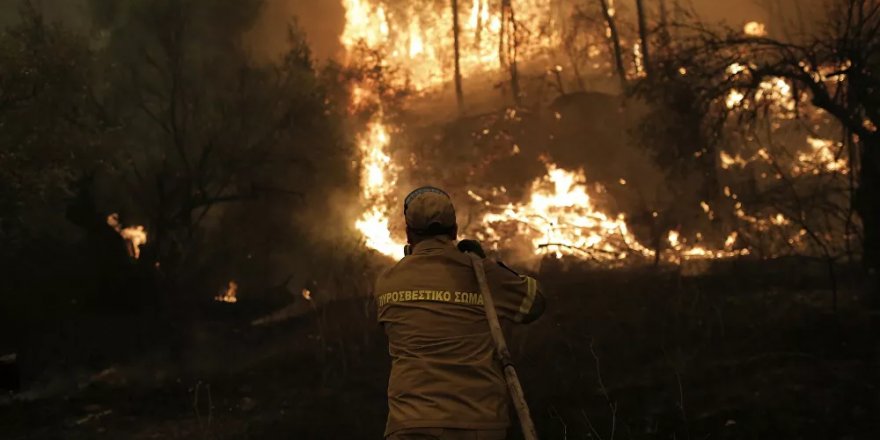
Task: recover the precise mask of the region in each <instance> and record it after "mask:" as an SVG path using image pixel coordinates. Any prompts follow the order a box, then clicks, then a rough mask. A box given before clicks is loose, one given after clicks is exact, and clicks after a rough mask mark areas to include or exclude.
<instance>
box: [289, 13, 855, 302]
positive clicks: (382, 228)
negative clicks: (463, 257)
mask: <svg viewBox="0 0 880 440" xmlns="http://www.w3.org/2000/svg"><path fill="white" fill-rule="evenodd" d="M554 3H555V0H517V1H516V2H514V9H515V15H516V16H515V20H512V19H511V17H510V16H509V10H505V9H504V7H502V4H503V3H502V2H494V1H490V0H459V1H458V5H459V11H458V15H459V17H458V22H459V46H460V71H461V74H462V76H463V77H472V76H478V75H485V74H491V73H493V72H500V71H502V70H503V68H505V67H507V64H506V63H509V62H510V61H511V60H509V59H506V57H508V56H510V53H511V52H510V51H506V50H504V47H505V44H510V43H511V41H510V39H511V38H513V39H514V40H515V43H516V44H515V46H516V48H515V52H516V54H517V56H518V57H520V58H519V59H521V60H536V59H540V58H541V57H542V56H543V55H544V54H548V53H549V52H548V51H552V50H553V48H556V47H558V46H559V45H560V43H561V37H560V34H559V32H560V31H559V30H558V29H562V27H561V26H554V20H556V18H555V17H556V14H554V13H553V12H552V11H557V10H558V8H555V7H554ZM343 4H344V6H345V9H346V16H345V18H346V24H345V29H344V31H343V34H342V36H341V43H342V45H343V46H344V47H345V49H346V51H347V53H348V54H349V55H350V56H352V55H355V54H357V53H358V48H362V47H363V48H367V49H371V50H375V51H376V52H377V53H379V54H381V62H382V64H383V65H384V66H389V67H391V68H392V69H390V71H391V72H399V73H402V75H403V78H402V79H403V80H405V82H406V83H407V84H409V85H410V86H411V87H412V88H413V89H415V90H416V91H421V92H428V91H433V90H437V89H438V88H439V87H441V86H443V85H445V84H449V83H451V81H452V79H453V76H454V73H453V69H454V65H455V63H454V52H453V48H454V43H453V39H454V36H453V22H454V20H453V15H452V14H453V12H452V7H451V5H450V3H449V2H434V3H430V2H429V3H425V2H412V1H404V0H343ZM609 7H611V8H613V2H612V1H609ZM609 12H610V13H611V14H613V10H612V11H609ZM514 23H515V24H514ZM743 32H744V33H745V34H746V35H749V36H753V37H761V36H765V35H766V34H767V29H766V26H765V25H764V24H763V23H760V22H757V21H753V22H749V23H746V24H745V26H744V28H743ZM505 39H506V40H505ZM627 44H630V43H627ZM591 47H592V46H591ZM593 49H595V48H593ZM593 49H591V50H593ZM632 51H633V58H634V60H635V64H636V66H635V67H636V68H635V73H634V74H635V75H637V76H638V75H642V74H643V73H644V66H642V63H643V60H642V56H643V54H642V53H641V46H640V44H639V42H638V41H636V42H635V43H633V44H632ZM595 55H598V54H595ZM591 56H592V55H591ZM753 69H755V66H751V65H745V64H739V63H734V64H731V65H730V66H728V68H727V71H726V74H727V75H728V77H729V78H728V79H729V80H732V81H734V84H747V83H750V80H751V78H750V75H752V73H753V71H754V70H753ZM560 70H561V68H560V67H557V68H556V72H559V71H560ZM679 73H680V74H681V75H686V74H687V73H688V72H687V71H686V70H685V69H684V68H681V69H680V70H679ZM724 98H725V99H724V102H723V104H725V105H726V107H727V108H728V109H731V110H733V111H737V110H742V109H745V110H748V109H754V108H755V107H758V106H760V105H764V106H766V108H767V109H769V110H770V112H771V114H772V117H773V121H774V123H776V122H777V121H782V120H791V119H794V118H795V117H797V114H796V109H797V105H796V104H797V102H798V99H800V96H796V94H795V90H794V89H793V87H792V85H791V84H790V83H789V82H787V81H786V80H784V79H782V78H775V77H773V78H767V79H764V80H762V81H761V82H760V83H759V85H758V87H757V88H756V89H754V90H750V88H746V87H742V88H734V89H732V90H730V91H729V93H728V94H727V95H726V97H724ZM381 99H382V98H381V96H380V95H379V94H378V93H376V92H374V91H373V89H372V88H371V87H370V86H369V85H368V84H366V83H364V84H360V85H356V86H355V87H353V90H352V94H351V104H352V108H353V109H369V108H378V110H377V111H376V113H375V114H373V116H372V117H371V119H370V120H369V122H367V124H366V125H365V128H364V130H363V131H362V132H361V133H360V135H359V136H357V139H356V142H357V147H358V156H359V157H358V159H359V161H358V163H359V166H360V170H359V171H360V194H359V196H360V202H361V205H362V206H363V211H362V212H361V213H360V214H359V215H358V218H357V219H356V220H355V222H354V226H355V228H356V229H357V230H358V231H359V233H360V234H361V235H362V236H363V238H364V242H365V244H366V246H368V247H369V248H372V249H374V250H376V251H378V252H379V253H381V254H384V255H386V256H389V257H391V258H394V259H399V258H402V257H403V244H404V243H403V240H401V239H400V237H398V236H396V235H395V233H394V230H393V228H392V226H391V221H390V218H391V215H392V213H393V214H397V213H396V211H394V207H396V206H397V204H396V203H397V200H396V198H395V193H396V191H397V189H398V188H397V185H398V183H399V181H400V175H401V173H402V172H403V167H401V166H400V165H399V164H396V163H395V161H394V159H393V157H392V155H391V153H390V146H391V139H392V133H393V131H394V130H393V128H394V127H393V126H392V125H390V124H389V123H388V122H387V121H386V120H385V119H384V117H383V103H382V102H381ZM364 104H368V105H364ZM353 113H357V112H356V111H354V110H353ZM560 117H561V115H559V114H557V118H560ZM807 144H808V146H809V149H807V150H805V151H804V152H801V151H799V152H798V154H799V155H797V156H795V157H794V159H796V161H795V162H796V163H795V164H793V165H786V166H788V167H789V168H787V169H789V170H790V171H791V172H792V175H795V176H797V175H800V174H806V173H808V172H809V173H814V174H815V173H817V172H830V171H835V172H839V173H842V174H845V173H846V172H847V163H846V160H845V159H841V157H840V154H839V150H840V145H839V143H834V142H831V141H825V140H823V139H813V138H810V139H808V140H807ZM801 150H803V149H801ZM518 153H519V147H518V146H517V145H514V146H513V150H512V154H518ZM719 156H720V157H719V164H720V166H721V168H722V169H725V170H729V169H734V168H735V169H740V170H741V169H745V168H746V167H748V166H749V165H750V164H752V163H754V162H764V163H771V162H772V163H773V164H774V165H775V158H774V157H773V156H771V153H770V152H769V151H768V150H767V149H766V148H761V149H759V150H757V152H754V153H753V154H752V153H745V152H743V153H739V152H738V153H729V152H726V151H721V152H720V153H719ZM797 167H800V168H797ZM546 169H547V173H546V174H545V175H544V176H541V177H538V178H537V179H535V180H534V181H533V182H532V183H531V185H530V186H529V188H528V191H527V196H526V198H525V199H524V201H519V202H507V203H499V202H498V200H499V197H504V196H503V195H502V194H504V193H506V191H504V190H503V189H502V190H501V191H498V190H493V191H492V192H491V194H490V195H484V196H482V195H478V194H476V193H474V192H469V194H470V196H471V197H472V198H473V199H474V200H477V201H478V202H479V203H480V204H481V205H482V207H483V210H484V211H483V212H482V213H481V214H480V215H481V216H482V222H481V223H482V225H483V229H481V230H479V231H476V235H477V238H479V239H481V240H485V241H488V242H490V243H492V244H493V245H494V246H495V247H496V248H498V247H500V246H501V244H505V245H507V244H510V243H509V241H512V240H524V242H525V243H526V244H527V246H528V248H529V250H530V252H531V255H535V256H548V255H549V256H555V257H562V256H570V257H574V258H579V259H591V260H594V261H600V262H620V261H629V260H633V259H639V258H641V259H644V258H653V257H654V256H655V252H657V251H656V250H655V249H653V248H649V247H646V246H644V245H643V244H641V243H640V242H639V241H638V240H637V238H636V237H635V235H634V234H633V233H632V232H631V229H630V227H629V225H628V224H627V219H626V217H625V216H624V215H623V214H612V213H610V212H609V211H607V210H605V209H603V208H602V207H601V206H599V203H598V201H597V199H596V198H595V197H594V196H593V194H592V193H591V191H590V188H593V186H588V184H587V180H586V177H585V173H584V171H583V170H566V169H563V168H561V167H559V166H557V165H556V164H554V163H550V162H547V163H546ZM780 172H781V171H780ZM764 175H766V173H764ZM777 179H779V177H777ZM619 183H620V185H626V184H627V182H626V180H623V179H621V180H620V181H619ZM598 191H602V190H601V189H598V187H597V191H596V192H598ZM725 194H726V196H727V197H729V198H731V199H732V201H733V202H734V203H733V204H734V212H733V214H734V216H735V217H736V218H737V219H738V220H739V221H740V224H744V225H750V226H751V228H752V229H757V230H759V231H766V230H768V229H770V228H776V229H780V228H785V229H786V230H788V229H791V225H790V221H789V219H787V218H786V217H785V216H783V215H781V214H776V213H766V212H765V213H762V214H761V215H760V216H758V215H751V214H747V213H746V211H745V209H744V208H743V206H742V203H741V202H740V201H738V200H737V196H736V194H734V193H733V192H732V190H730V189H729V188H725ZM701 207H702V209H703V211H705V213H706V214H707V215H708V216H709V218H710V219H717V218H722V217H720V214H718V213H716V212H715V211H713V209H712V207H710V206H709V204H708V203H707V202H702V203H701ZM657 216H658V214H657V213H656V212H655V213H654V217H657ZM748 230H749V228H744V229H743V230H742V231H741V233H742V235H740V234H738V233H737V232H731V233H729V234H728V235H727V237H726V239H724V242H723V245H721V244H720V243H719V245H718V246H710V245H708V244H707V243H705V242H704V241H703V237H702V235H701V234H700V233H697V234H696V237H695V238H694V239H693V240H689V239H688V238H685V237H683V236H682V234H681V233H680V232H679V231H677V230H672V231H668V232H667V233H666V235H665V239H666V240H665V241H664V242H663V243H662V244H663V245H662V246H659V247H660V248H661V249H662V250H661V252H662V254H661V255H660V257H662V259H663V260H664V261H670V262H675V263H681V262H683V261H684V260H689V259H694V260H708V259H717V258H729V257H734V256H740V255H748V254H749V253H750V250H749V248H747V247H740V248H739V249H737V245H738V243H739V244H740V246H742V245H744V244H745V245H748V240H749V233H748ZM797 233H798V234H800V231H797ZM801 235H802V234H801ZM662 237H663V236H661V238H662ZM655 240H657V239H656V238H655ZM655 244H656V243H655ZM303 295H304V296H305V295H306V292H305V291H304V292H303Z"/></svg>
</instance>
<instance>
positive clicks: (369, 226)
mask: <svg viewBox="0 0 880 440" xmlns="http://www.w3.org/2000/svg"><path fill="white" fill-rule="evenodd" d="M390 142H391V137H390V136H389V134H388V128H387V127H386V126H385V124H384V123H383V122H382V121H381V118H380V117H377V118H375V119H374V120H372V121H371V122H370V123H369V124H367V129H366V131H365V132H364V133H362V134H361V135H360V136H359V137H358V149H359V150H360V154H361V162H360V163H361V201H362V202H363V204H364V205H365V206H368V207H369V208H368V209H367V210H366V211H365V212H364V213H363V214H361V216H360V218H359V219H358V220H357V221H355V228H357V230H358V231H360V232H361V234H363V236H364V239H365V241H366V245H367V246H368V247H370V248H372V249H375V250H377V251H379V252H380V253H382V254H384V255H387V256H389V257H391V258H394V259H400V258H403V245H404V243H402V242H400V241H397V240H395V239H394V237H392V235H391V228H390V225H389V223H390V221H389V212H388V211H389V208H388V206H390V203H389V202H390V199H391V194H392V192H393V190H394V188H395V185H396V184H397V174H398V172H399V169H398V167H397V166H396V165H395V164H394V163H393V162H392V160H391V156H390V155H389V154H388V146H389V144H390Z"/></svg>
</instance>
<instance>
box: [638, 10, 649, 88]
mask: <svg viewBox="0 0 880 440" xmlns="http://www.w3.org/2000/svg"><path fill="white" fill-rule="evenodd" d="M636 10H637V11H638V16H639V39H640V40H641V41H640V43H641V45H642V69H644V71H645V76H648V77H650V76H651V57H650V52H649V51H648V45H649V44H648V23H647V22H646V18H645V2H644V0H636Z"/></svg>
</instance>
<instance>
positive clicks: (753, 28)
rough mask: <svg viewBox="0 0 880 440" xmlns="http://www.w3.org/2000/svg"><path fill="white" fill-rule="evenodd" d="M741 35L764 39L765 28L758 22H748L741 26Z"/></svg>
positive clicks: (765, 34)
mask: <svg viewBox="0 0 880 440" xmlns="http://www.w3.org/2000/svg"><path fill="white" fill-rule="evenodd" d="M743 33H745V34H746V35H748V36H750V37H766V36H767V26H766V25H764V23H761V22H759V21H750V22H748V23H746V24H745V26H743Z"/></svg>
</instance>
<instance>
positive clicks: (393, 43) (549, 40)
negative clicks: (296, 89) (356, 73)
mask: <svg viewBox="0 0 880 440" xmlns="http://www.w3.org/2000/svg"><path fill="white" fill-rule="evenodd" d="M459 3H460V5H461V6H460V7H459V23H460V30H459V46H460V48H461V50H460V68H461V73H462V76H466V77H467V76H473V75H478V74H483V73H488V72H492V71H497V70H499V69H500V68H501V67H502V59H501V57H500V56H499V47H501V39H502V38H503V36H502V34H503V33H504V32H502V30H503V28H504V24H503V23H502V20H503V17H502V11H501V7H500V6H499V5H498V2H495V1H491V0H472V1H471V2H470V3H471V4H470V8H468V5H467V3H468V2H467V1H466V0H461V1H460V2H459ZM553 3H554V0H518V1H517V2H515V6H514V9H515V14H516V22H517V26H518V27H519V28H521V29H532V30H538V29H540V30H541V32H528V33H526V32H522V33H519V34H518V35H517V39H518V43H519V44H518V49H517V51H518V54H519V56H521V57H522V58H523V59H527V58H534V57H536V56H539V55H540V54H541V52H543V51H545V50H546V48H550V47H555V46H556V45H557V44H558V42H560V41H561V34H560V33H559V32H560V31H559V30H558V29H559V27H558V26H553V24H554V18H553V17H554V14H549V13H548V11H552V10H553ZM440 5H442V6H440ZM343 6H344V7H345V11H346V12H345V29H344V30H343V33H342V36H341V39H340V40H341V42H342V45H343V46H344V47H345V48H346V49H348V50H349V53H351V50H352V49H353V48H355V47H357V46H358V45H359V44H365V45H366V46H367V47H369V48H371V49H377V50H380V51H381V52H382V53H383V54H384V56H385V61H386V62H387V63H388V64H389V65H392V66H396V67H399V68H401V70H402V71H404V72H405V75H406V78H407V79H408V80H409V82H410V83H411V84H412V86H413V87H414V88H415V89H416V90H417V91H421V90H425V89H428V88H431V87H435V86H439V85H442V84H443V83H445V82H448V81H450V80H451V78H452V77H453V69H454V67H453V66H454V52H453V47H454V45H453V31H452V27H453V26H452V23H453V19H452V8H451V6H450V5H449V3H448V2H445V3H435V6H426V3H425V2H413V1H409V2H390V1H388V0H343ZM527 39H528V40H529V41H525V40H527ZM527 43H528V44H527Z"/></svg>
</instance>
